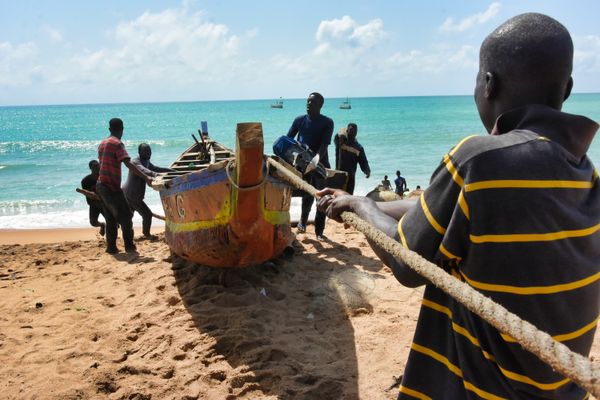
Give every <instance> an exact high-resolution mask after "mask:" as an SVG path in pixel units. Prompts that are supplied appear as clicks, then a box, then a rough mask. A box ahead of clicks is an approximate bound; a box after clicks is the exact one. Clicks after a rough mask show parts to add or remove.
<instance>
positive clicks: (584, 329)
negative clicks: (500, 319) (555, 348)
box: [500, 316, 600, 343]
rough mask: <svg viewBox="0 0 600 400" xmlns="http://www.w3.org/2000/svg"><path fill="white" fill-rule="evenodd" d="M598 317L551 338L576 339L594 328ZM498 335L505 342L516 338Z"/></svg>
mask: <svg viewBox="0 0 600 400" xmlns="http://www.w3.org/2000/svg"><path fill="white" fill-rule="evenodd" d="M598 318H600V316H598V317H596V318H595V319H594V320H593V321H592V322H590V323H589V324H587V325H585V326H584V327H582V328H579V329H577V330H575V331H573V332H569V333H562V334H560V335H554V336H552V338H553V339H554V340H556V341H557V342H566V341H569V340H573V339H577V338H578V337H580V336H583V335H585V334H586V333H587V332H589V331H591V330H592V329H594V328H595V327H596V325H597V324H598ZM500 335H502V339H504V341H506V342H510V343H516V342H517V340H516V339H515V338H513V337H512V336H510V335H507V334H505V333H500Z"/></svg>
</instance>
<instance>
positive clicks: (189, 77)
mask: <svg viewBox="0 0 600 400" xmlns="http://www.w3.org/2000/svg"><path fill="white" fill-rule="evenodd" d="M110 37H111V38H113V39H114V44H113V45H112V46H108V47H104V48H101V49H98V50H94V51H85V52H83V53H80V54H77V55H74V56H73V57H72V58H71V59H70V60H68V61H67V62H65V63H64V64H63V65H58V66H56V68H53V69H52V71H49V76H48V79H49V80H50V81H51V82H53V83H74V84H76V83H77V82H85V83H86V84H98V85H101V84H111V85H119V84H134V83H137V84H145V85H151V86H154V87H159V85H161V84H163V85H166V86H174V85H175V86H177V85H186V84H188V85H189V84H193V83H198V82H207V81H215V80H219V79H227V77H228V76H231V73H232V69H235V63H234V62H232V60H233V59H234V58H235V56H236V54H237V52H238V48H239V45H240V38H239V37H237V36H236V35H234V34H231V33H230V31H229V28H228V27H227V26H226V25H223V24H216V23H212V22H209V21H207V19H206V18H205V15H204V14H203V13H201V12H195V13H190V12H189V11H188V9H187V7H186V6H185V4H184V5H183V6H182V8H178V9H167V10H164V11H162V12H158V13H151V12H145V13H143V14H142V15H140V16H139V17H137V18H136V19H134V20H131V21H126V22H122V23H119V24H118V25H117V27H116V28H115V29H114V30H113V31H112V32H110Z"/></svg>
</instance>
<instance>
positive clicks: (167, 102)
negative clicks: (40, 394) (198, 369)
mask: <svg viewBox="0 0 600 400" xmlns="http://www.w3.org/2000/svg"><path fill="white" fill-rule="evenodd" d="M571 94H572V95H588V94H600V92H573V93H571ZM472 96H473V94H436V95H401V96H354V97H351V96H342V97H325V100H327V99H332V100H336V99H338V100H339V99H346V98H348V99H376V98H379V99H391V98H411V97H472ZM305 99H306V97H288V98H286V97H278V98H259V99H218V100H164V101H123V102H98V103H93V102H92V103H44V104H42V103H40V104H3V105H0V108H10V107H65V106H109V105H125V104H174V103H218V102H232V101H274V100H284V101H285V100H305ZM568 100H569V99H567V100H566V101H568Z"/></svg>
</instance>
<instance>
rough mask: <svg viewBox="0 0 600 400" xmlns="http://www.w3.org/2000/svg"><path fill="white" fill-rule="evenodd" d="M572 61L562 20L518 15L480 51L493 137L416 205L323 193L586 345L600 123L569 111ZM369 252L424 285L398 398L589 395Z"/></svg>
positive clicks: (458, 160) (595, 290)
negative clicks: (591, 152)
mask: <svg viewBox="0 0 600 400" xmlns="http://www.w3.org/2000/svg"><path fill="white" fill-rule="evenodd" d="M572 65H573V43H572V41H571V37H570V35H569V32H568V31H567V30H566V28H565V27H564V26H562V25H561V24H560V23H559V22H557V21H555V20H554V19H552V18H550V17H548V16H545V15H542V14H534V13H531V14H522V15H519V16H516V17H514V18H512V19H510V20H508V21H507V22H505V23H504V24H502V25H501V26H500V27H498V28H497V29H496V30H495V31H494V32H492V33H491V34H490V35H489V36H488V37H487V38H486V39H485V40H484V42H483V44H482V46H481V50H480V65H479V73H478V75H477V82H476V87H475V102H476V104H477V109H478V112H479V115H480V117H481V121H482V122H483V124H484V126H485V127H486V129H487V131H488V132H489V133H490V135H489V136H476V137H470V138H466V139H464V140H462V141H461V142H459V143H458V144H457V145H456V146H455V147H454V148H452V149H451V151H450V152H449V153H448V154H446V155H445V156H444V158H443V160H442V162H441V163H440V165H439V167H438V168H437V170H436V171H435V172H434V173H433V176H432V178H431V182H430V186H429V188H428V189H427V190H426V191H425V192H424V193H423V195H422V196H421V197H420V201H418V202H417V203H416V204H414V203H410V202H406V201H402V200H400V201H398V202H392V203H387V204H384V203H380V204H376V203H374V202H373V201H371V200H369V199H365V198H360V197H353V196H346V195H343V194H342V193H340V192H339V191H334V190H331V189H326V190H324V191H321V193H320V194H321V195H322V196H324V197H322V198H321V200H320V201H319V207H321V209H326V210H327V214H328V216H329V217H330V218H333V219H337V220H338V221H339V216H340V213H341V212H342V211H354V212H356V213H357V214H358V215H359V216H361V217H362V218H364V219H365V220H367V221H368V222H370V223H372V224H374V225H375V226H377V227H378V228H380V229H381V230H383V231H384V232H386V233H387V234H388V235H389V236H392V237H394V238H396V239H397V240H398V241H400V242H401V243H402V245H403V246H405V247H407V248H409V249H411V250H414V251H416V252H418V253H420V254H421V255H422V256H424V257H425V258H427V259H428V260H430V261H431V262H434V263H436V264H438V265H439V266H440V268H444V269H445V270H446V271H448V272H450V273H451V274H452V275H454V276H455V277H457V278H458V279H461V280H463V281H464V282H466V283H467V284H469V285H471V286H472V287H474V288H476V289H477V290H479V291H481V292H482V293H484V294H485V295H486V296H488V297H490V298H491V299H493V300H494V301H496V302H497V303H500V304H502V305H503V306H504V307H506V308H507V309H508V310H509V311H512V312H513V313H515V314H517V315H519V316H520V317H521V318H523V319H525V320H528V321H530V322H532V323H533V324H534V325H535V326H537V327H538V328H539V329H541V330H543V331H546V332H547V333H549V334H550V335H551V336H553V337H554V339H555V340H557V341H560V342H562V343H564V344H565V345H566V346H568V347H569V348H570V349H571V350H573V351H575V352H578V353H580V354H584V355H588V354H589V351H590V348H591V345H592V342H593V338H594V333H595V330H596V323H597V320H598V314H599V312H600V185H599V184H598V174H597V172H596V170H595V168H594V166H593V165H592V163H591V161H590V160H589V158H588V157H587V155H586V152H587V149H588V148H589V145H590V144H591V142H592V139H593V137H594V135H595V133H596V131H597V130H598V124H597V123H596V122H594V121H592V120H590V119H588V118H586V117H583V116H579V115H571V114H567V113H563V112H561V111H560V110H561V107H562V103H563V101H565V100H566V99H567V98H568V97H569V94H570V92H571V88H572V87H573V80H572V78H571V71H572ZM411 204H413V205H411ZM398 220H399V221H398ZM373 248H374V250H375V252H376V253H377V255H378V256H379V257H380V258H381V259H382V260H383V261H384V262H385V263H386V264H387V265H388V266H390V267H391V268H392V270H393V272H394V275H395V276H396V277H397V279H398V280H399V281H400V282H401V283H403V284H404V285H407V286H410V287H416V286H419V285H423V284H425V285H427V286H426V288H425V293H424V298H423V302H422V306H421V311H420V315H419V321H418V324H417V328H416V331H415V336H414V339H413V344H412V346H411V351H410V354H409V357H408V361H407V365H406V369H405V371H404V376H403V380H402V385H401V387H400V393H399V398H400V399H415V398H416V399H479V398H483V399H502V398H507V399H539V398H544V399H583V398H586V397H587V396H588V395H587V393H586V392H585V391H584V390H583V389H581V388H580V387H579V386H577V385H576V384H575V383H574V382H572V381H571V380H569V379H567V378H565V377H563V376H560V375H559V374H557V373H555V372H554V371H553V370H552V368H551V367H550V366H548V365H546V364H544V363H543V362H541V361H540V360H539V359H537V358H536V357H535V356H533V355H532V354H530V353H528V352H526V351H525V350H523V349H522V348H521V347H520V345H519V344H518V343H517V342H515V340H514V339H512V338H511V337H509V336H507V335H504V334H501V333H500V332H498V331H497V330H496V329H495V328H494V327H492V326H491V325H490V324H488V323H487V322H485V321H484V320H482V319H481V318H480V317H478V316H477V315H475V314H473V313H471V312H470V311H469V310H467V309H466V308H465V307H464V306H462V305H461V304H460V303H458V302H456V301H455V300H453V299H452V298H451V297H449V296H448V295H446V294H445V293H444V292H442V291H440V290H439V289H437V288H436V287H434V286H433V285H431V284H428V282H426V281H425V280H424V279H423V278H421V277H420V276H418V275H417V274H416V273H414V272H413V271H412V270H411V269H409V268H408V267H407V266H405V265H404V264H403V263H401V262H399V261H398V260H395V259H393V258H392V257H391V256H390V255H389V254H387V253H385V252H384V251H382V250H381V249H380V248H378V247H376V246H374V247H373Z"/></svg>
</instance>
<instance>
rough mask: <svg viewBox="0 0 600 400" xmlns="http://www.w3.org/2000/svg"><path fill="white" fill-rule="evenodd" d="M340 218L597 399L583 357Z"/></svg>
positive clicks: (591, 370) (354, 219)
mask: <svg viewBox="0 0 600 400" xmlns="http://www.w3.org/2000/svg"><path fill="white" fill-rule="evenodd" d="M269 164H270V165H272V166H273V167H274V168H276V169H277V171H278V172H279V173H280V176H281V177H282V178H284V179H285V180H286V181H287V182H289V183H290V184H291V185H293V186H295V187H296V188H298V189H301V190H303V191H305V192H307V193H309V194H310V195H312V196H315V197H316V194H317V189H315V188H314V187H313V186H311V185H309V184H308V183H306V182H305V181H303V180H302V179H300V178H299V177H297V176H296V175H294V174H293V173H291V172H290V171H288V170H287V169H286V167H285V166H283V165H281V164H280V163H278V162H277V161H275V160H273V159H271V158H269ZM341 218H342V220H343V221H344V222H345V223H347V224H348V225H350V226H352V227H354V228H355V229H357V230H358V231H360V232H362V233H363V234H364V235H365V236H366V237H367V238H368V239H370V240H371V241H373V242H374V243H376V244H377V245H378V246H379V247H381V248H382V249H383V250H385V251H386V252H388V253H390V254H391V255H393V256H394V257H395V258H396V259H398V260H400V261H402V263H403V264H406V265H407V266H409V267H410V268H411V269H413V270H414V271H415V272H417V273H418V274H419V275H421V276H423V277H424V278H426V279H427V280H429V281H430V282H431V283H433V284H434V285H435V286H436V287H438V288H439V289H441V290H442V291H444V292H445V293H447V294H448V295H449V296H451V297H453V298H454V299H455V300H456V301H458V302H460V303H461V304H463V305H464V306H465V307H467V308H468V309H469V310H470V311H471V312H473V313H474V314H477V315H478V316H480V317H481V318H483V319H484V320H485V321H487V322H488V323H490V324H491V325H492V326H494V327H495V328H496V329H498V330H499V331H500V332H502V333H505V334H507V335H510V336H511V337H513V338H514V339H515V340H516V341H517V342H519V344H520V345H521V346H522V347H523V348H524V349H525V350H527V351H529V352H531V353H533V354H535V355H536V356H537V357H538V358H539V359H540V360H542V361H544V362H545V363H547V364H548V365H550V366H551V367H552V368H553V369H554V370H555V371H557V372H559V373H560V374H562V375H564V376H566V377H568V378H570V379H571V380H573V381H574V382H576V383H577V384H579V385H580V386H581V387H583V388H585V389H586V390H588V391H589V392H590V393H592V394H593V395H594V396H595V397H596V398H600V366H599V365H596V364H594V363H592V361H591V360H590V359H588V358H587V357H584V356H582V355H581V354H578V353H575V352H573V351H571V349H569V348H568V347H567V346H565V345H564V344H562V343H560V342H558V341H556V340H554V339H553V338H552V336H550V335H549V334H547V333H546V332H544V331H541V330H539V329H538V328H536V327H535V326H534V325H533V324H531V323H529V322H527V321H525V320H523V319H521V318H520V317H518V316H517V315H516V314H514V313H512V312H510V311H508V310H507V309H506V308H504V307H503V306H501V305H500V304H498V303H495V302H494V301H493V300H491V299H490V298H488V297H486V296H484V295H483V294H481V293H480V292H478V291H477V290H475V289H473V288H472V287H471V286H469V285H468V284H466V283H464V282H461V281H460V280H458V279H456V278H455V277H453V276H452V275H450V274H448V273H447V272H446V271H444V270H443V269H441V268H439V267H438V266H437V265H435V264H433V263H431V262H429V261H427V260H426V259H425V258H423V257H421V256H420V255H419V254H417V253H415V252H414V251H411V250H409V249H407V248H405V247H403V246H402V245H401V244H400V243H398V242H397V241H396V240H394V239H392V238H390V237H389V236H387V235H386V234H385V233H383V232H382V231H381V230H379V229H377V228H375V227H373V226H372V225H370V224H369V223H367V222H366V221H365V220H363V219H361V218H360V217H358V215H356V214H354V213H351V212H347V211H346V212H343V213H342V215H341Z"/></svg>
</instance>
